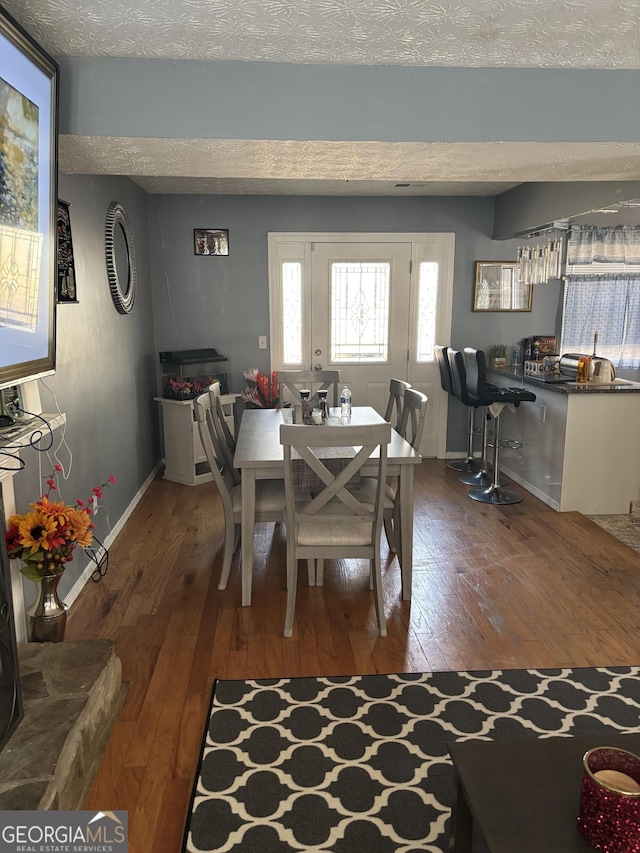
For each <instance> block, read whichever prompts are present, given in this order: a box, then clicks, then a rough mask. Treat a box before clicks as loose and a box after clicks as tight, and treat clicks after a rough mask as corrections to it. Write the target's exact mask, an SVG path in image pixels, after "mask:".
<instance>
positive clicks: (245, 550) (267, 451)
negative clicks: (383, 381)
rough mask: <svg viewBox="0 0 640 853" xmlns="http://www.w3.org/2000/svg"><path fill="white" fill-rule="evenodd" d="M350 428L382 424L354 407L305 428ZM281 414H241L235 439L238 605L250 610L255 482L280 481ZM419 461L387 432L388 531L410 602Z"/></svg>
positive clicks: (369, 410)
mask: <svg viewBox="0 0 640 853" xmlns="http://www.w3.org/2000/svg"><path fill="white" fill-rule="evenodd" d="M332 421H333V422H337V423H341V424H342V423H351V424H354V425H356V426H364V425H368V424H378V423H384V418H383V417H382V415H380V414H379V413H378V412H377V411H376V410H375V409H374V408H373V407H371V406H354V407H353V408H352V409H351V418H350V419H349V420H344V421H343V420H342V419H341V418H340V409H330V410H329V418H328V419H327V422H326V423H325V424H322V425H313V426H309V429H331V426H330V423H331V422H332ZM282 423H283V413H282V410H280V409H245V410H244V411H243V412H242V419H241V421H240V425H239V428H238V435H237V437H236V450H235V454H234V458H233V463H234V466H235V467H236V468H238V469H239V470H240V472H241V478H242V521H241V554H240V559H241V575H242V605H243V607H248V606H249V605H250V604H251V585H252V578H253V537H254V525H255V511H256V480H261V479H262V480H273V479H284V452H283V448H282V445H281V444H280V425H281V424H282ZM378 452H379V451H375V452H374V454H373V455H372V457H371V470H368V467H367V466H365V467H364V468H363V469H362V473H363V474H364V475H365V476H367V475H370V476H372V475H375V474H376V473H377V462H376V461H375V459H376V458H377V455H378ZM421 461H422V457H421V456H420V454H419V453H418V452H417V451H416V450H414V448H413V447H412V446H411V444H410V443H409V442H408V441H406V439H404V438H403V437H402V436H401V435H400V434H399V433H398V432H396V430H395V429H392V430H391V442H390V444H389V445H388V449H387V476H388V477H397V478H398V498H399V501H400V505H399V509H400V511H399V516H400V530H399V531H398V530H396V531H394V533H395V535H396V536H399V537H400V548H399V550H398V554H399V555H400V554H401V555H402V559H401V560H400V569H401V577H402V598H403V599H404V600H409V599H410V598H411V577H412V571H413V472H414V466H415V465H417V464H419V463H420V462H421Z"/></svg>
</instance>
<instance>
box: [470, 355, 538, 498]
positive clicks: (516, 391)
mask: <svg viewBox="0 0 640 853" xmlns="http://www.w3.org/2000/svg"><path fill="white" fill-rule="evenodd" d="M464 355H465V367H466V371H467V373H466V379H467V388H468V389H469V393H470V394H472V396H474V397H476V398H477V399H479V400H481V401H482V404H483V405H485V406H488V407H491V406H493V405H494V404H495V403H503V404H508V403H512V404H513V405H514V406H516V407H517V406H519V405H520V403H533V402H534V401H535V399H536V395H535V394H533V393H532V392H531V391H527V389H526V388H499V387H497V386H496V385H490V384H489V383H488V382H487V362H486V358H485V354H484V352H483V351H482V350H476V349H473V348H471V347H466V348H465V351H464ZM501 414H502V411H499V412H496V413H495V414H493V418H494V421H495V430H494V436H493V482H492V483H491V485H490V486H488V487H487V488H485V489H472V490H471V491H470V492H469V497H470V498H471V499H472V500H474V501H481V502H482V503H491V504H498V505H503V504H514V503H519V502H520V501H521V500H522V499H523V496H522V495H521V494H520V493H519V492H513V491H510V490H507V489H503V488H502V487H501V485H500V467H499V458H500V417H501Z"/></svg>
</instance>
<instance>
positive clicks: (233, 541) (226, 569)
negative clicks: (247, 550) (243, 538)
mask: <svg viewBox="0 0 640 853" xmlns="http://www.w3.org/2000/svg"><path fill="white" fill-rule="evenodd" d="M239 542H240V525H239V524H233V523H231V524H227V523H225V526H224V557H223V558H222V571H221V573H220V580H219V581H218V589H226V588H227V583H228V582H229V574H230V572H231V560H232V559H233V555H234V554H235V552H236V549H237V547H238V544H239Z"/></svg>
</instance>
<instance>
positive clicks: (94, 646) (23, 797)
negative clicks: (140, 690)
mask: <svg viewBox="0 0 640 853" xmlns="http://www.w3.org/2000/svg"><path fill="white" fill-rule="evenodd" d="M18 658H19V662H20V682H21V685H22V697H23V702H24V718H23V719H22V721H21V722H20V724H19V725H18V727H17V729H16V731H15V732H14V734H13V736H12V737H11V738H10V740H9V741H8V743H7V745H6V746H5V748H4V749H3V750H2V752H0V811H4V810H11V809H56V810H75V809H82V808H83V807H84V802H85V799H86V797H87V794H88V792H89V789H90V787H91V784H92V781H93V778H94V776H95V773H96V771H97V769H98V765H99V764H100V760H101V758H102V753H103V751H104V748H105V746H106V743H107V740H108V739H109V733H110V731H111V727H112V725H113V723H114V722H115V719H116V717H117V715H118V712H119V710H120V708H121V706H122V702H123V700H124V696H125V694H126V685H123V683H122V666H121V663H120V658H119V657H118V656H117V655H116V654H115V652H114V649H113V642H112V641H111V640H85V641H80V642H63V643H42V644H40V643H26V644H21V645H19V646H18ZM105 808H109V804H108V803H107V804H105Z"/></svg>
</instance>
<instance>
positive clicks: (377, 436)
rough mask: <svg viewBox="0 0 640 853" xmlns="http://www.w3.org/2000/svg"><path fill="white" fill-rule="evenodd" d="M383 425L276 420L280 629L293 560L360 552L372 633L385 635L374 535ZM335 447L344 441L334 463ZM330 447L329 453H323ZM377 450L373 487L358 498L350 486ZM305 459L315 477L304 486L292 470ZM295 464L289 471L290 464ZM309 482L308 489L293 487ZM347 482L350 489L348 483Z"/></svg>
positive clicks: (289, 627) (291, 605) (292, 588)
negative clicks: (282, 566)
mask: <svg viewBox="0 0 640 853" xmlns="http://www.w3.org/2000/svg"><path fill="white" fill-rule="evenodd" d="M390 441H391V424H389V423H383V424H373V425H368V426H357V425H341V426H332V427H325V428H323V427H321V428H315V427H309V426H304V425H288V424H283V425H282V426H281V427H280V443H281V444H282V446H283V451H284V474H285V477H284V483H285V494H286V513H285V524H286V528H287V609H286V615H285V625H284V636H285V637H291V635H292V633H293V618H294V613H295V602H296V587H297V576H298V560H299V559H306V560H318V561H319V562H322V561H324V560H325V559H349V558H365V559H368V560H369V561H370V574H371V577H372V579H373V590H374V601H375V609H376V617H377V621H378V633H379V634H380V636H381V637H385V636H386V634H387V628H386V620H385V613H384V599H383V592H382V572H381V560H380V538H381V535H382V513H383V508H384V493H385V485H386V473H387V449H388V448H387V446H388V444H389V442H390ZM335 448H342V449H343V451H342V452H343V453H344V449H346V448H348V449H349V451H348V452H347V453H345V454H344V455H343V457H342V459H341V460H340V462H341V464H340V465H339V466H333V465H330V464H329V457H330V458H331V459H332V460H335V458H336V452H337V453H338V454H340V451H335ZM332 450H333V452H331V451H332ZM376 451H378V457H377V460H376V461H377V476H376V478H375V479H376V482H377V487H376V490H375V494H374V495H373V497H372V498H371V497H370V494H369V492H368V491H367V494H366V496H364V497H362V496H361V494H360V491H359V489H358V488H357V485H358V483H357V481H358V480H359V478H360V473H361V469H362V466H363V465H365V464H367V463H368V462H369V459H370V457H371V456H372V454H374V453H375V452H376ZM301 461H302V462H304V463H306V466H308V469H309V473H310V475H315V478H317V482H316V483H315V484H314V485H309V484H308V483H306V482H305V481H304V477H301V476H300V472H299V465H300V462H301ZM294 463H295V470H294ZM296 481H297V485H298V488H300V487H302V488H303V489H306V488H309V489H310V491H311V495H309V496H307V497H304V496H301V494H300V493H299V491H297V490H296ZM354 484H355V490H353V491H351V490H350V489H351V487H352V486H353V485H354Z"/></svg>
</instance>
